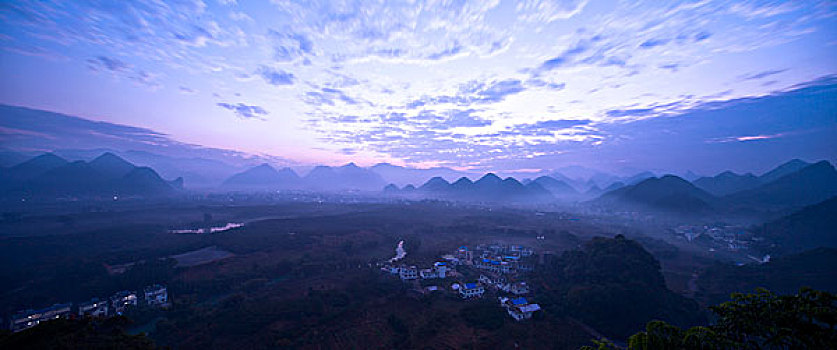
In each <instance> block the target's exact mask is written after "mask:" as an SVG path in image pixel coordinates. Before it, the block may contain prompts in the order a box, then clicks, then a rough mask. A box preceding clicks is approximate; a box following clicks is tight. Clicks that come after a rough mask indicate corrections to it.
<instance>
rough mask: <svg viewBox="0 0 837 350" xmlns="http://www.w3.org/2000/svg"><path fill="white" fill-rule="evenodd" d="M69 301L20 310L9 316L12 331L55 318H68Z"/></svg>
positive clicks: (18, 330)
mask: <svg viewBox="0 0 837 350" xmlns="http://www.w3.org/2000/svg"><path fill="white" fill-rule="evenodd" d="M71 306H72V304H71V303H66V304H55V305H53V306H50V307H48V308H44V309H40V310H26V311H21V312H18V313H17V314H15V315H14V316H12V317H11V322H10V324H9V326H10V328H11V330H12V332H20V331H22V330H24V329H27V328H32V327H35V326H37V325H38V324H39V323H41V322H44V321H49V320H54V319H57V318H69V317H70V307H71Z"/></svg>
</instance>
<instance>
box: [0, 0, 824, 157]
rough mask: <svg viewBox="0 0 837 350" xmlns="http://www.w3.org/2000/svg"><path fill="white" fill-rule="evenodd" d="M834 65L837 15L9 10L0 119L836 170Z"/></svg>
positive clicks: (288, 141) (41, 4) (301, 8)
mask: <svg viewBox="0 0 837 350" xmlns="http://www.w3.org/2000/svg"><path fill="white" fill-rule="evenodd" d="M835 57H837V2H835V1H815V0H812V1H787V2H781V1H780V2H776V1H711V0H706V1H594V0H590V1H586V0H573V1H534V0H533V1H526V0H524V1H490V0H486V1H473V2H469V1H418V0H414V1H285V0H270V1H268V0H264V1H261V0H252V1H236V0H218V1H216V0H206V1H200V0H188V1H124V2H123V1H84V0H76V1H3V2H0V76H2V77H3V79H2V82H0V103H3V104H7V105H13V106H25V107H30V108H37V109H43V110H48V111H55V112H60V113H66V114H69V115H74V116H79V117H83V118H87V119H91V120H94V121H103V122H109V123H115V124H124V125H130V126H137V127H141V128H146V129H149V130H154V131H155V132H159V133H161V134H164V135H167V136H168V137H170V138H172V139H175V140H177V141H179V142H184V143H187V144H197V145H204V146H207V147H215V148H222V149H231V150H237V151H242V152H247V153H253V154H264V155H271V156H276V157H281V158H282V159H287V160H288V162H291V163H293V164H297V165H300V164H301V165H305V164H342V163H346V162H349V161H352V162H356V163H358V164H361V165H371V164H374V163H378V162H389V163H394V164H399V165H408V166H415V167H430V166H449V167H453V168H457V169H477V170H479V169H486V170H514V171H522V172H526V171H539V170H541V169H554V168H559V167H561V166H567V165H590V166H592V167H595V168H599V169H609V170H614V169H653V168H665V169H677V170H685V169H687V168H688V169H702V170H704V171H706V172H711V171H716V170H721V169H722V168H733V169H736V170H740V171H748V170H756V171H761V170H765V169H767V168H769V167H772V166H775V165H777V164H778V163H780V162H781V161H785V160H787V158H791V157H793V158H797V157H798V158H803V159H808V160H815V159H813V158H828V159H832V160H833V159H834V158H835V157H837V144H835V141H834V140H835V139H837V120H835V119H837V117H835V113H837V108H836V107H835V106H837V98H835V89H834V88H833V87H834V86H836V85H837V80H835V79H834V77H835V75H837V59H835ZM800 91H803V92H804V93H805V94H807V95H805V96H802V97H800V96H801V95H800V94H801V92H800ZM777 103H779V105H777ZM754 109H756V110H759V111H760V112H759V113H752V111H753V110H754ZM780 112H781V114H780ZM13 132H14V130H10V129H6V130H5V131H4V132H3V133H5V135H7V136H8V135H9V134H10V133H13ZM0 136H2V135H0ZM692 156H693V157H694V159H691V160H690V159H689V158H690V157H692Z"/></svg>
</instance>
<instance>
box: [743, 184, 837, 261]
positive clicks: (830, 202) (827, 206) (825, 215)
mask: <svg viewBox="0 0 837 350" xmlns="http://www.w3.org/2000/svg"><path fill="white" fill-rule="evenodd" d="M835 214H837V196H835V197H831V198H829V199H827V200H825V201H823V202H820V203H817V204H814V205H810V206H807V207H805V208H803V209H801V210H799V211H797V212H795V213H793V214H791V215H788V216H785V217H783V218H780V219H777V220H774V221H771V222H768V223H766V224H764V225H762V227H761V228H760V229H759V230H758V235H759V236H762V237H763V238H764V239H765V240H764V241H763V242H762V247H760V248H761V249H762V250H764V251H765V252H767V253H772V254H777V253H791V252H798V251H803V250H807V249H813V248H818V247H829V248H837V215H835Z"/></svg>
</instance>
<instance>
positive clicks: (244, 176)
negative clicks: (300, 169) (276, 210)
mask: <svg viewBox="0 0 837 350" xmlns="http://www.w3.org/2000/svg"><path fill="white" fill-rule="evenodd" d="M300 181H301V179H300V177H299V176H298V175H297V174H296V173H295V172H294V171H293V170H291V169H290V168H283V169H282V170H276V169H275V168H273V167H272V166H270V165H269V164H267V163H264V164H261V165H258V166H255V167H252V168H250V169H247V170H245V171H243V172H240V173H238V174H235V175H233V176H231V177H230V178H229V179H227V180H225V181H224V183H223V187H225V188H232V189H265V190H275V189H288V188H295V187H298V186H299V185H300Z"/></svg>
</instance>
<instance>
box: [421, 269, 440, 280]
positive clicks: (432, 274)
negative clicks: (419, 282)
mask: <svg viewBox="0 0 837 350" xmlns="http://www.w3.org/2000/svg"><path fill="white" fill-rule="evenodd" d="M419 276H421V278H422V279H431V278H436V277H438V275H436V270H434V269H421V270H420V271H419Z"/></svg>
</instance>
